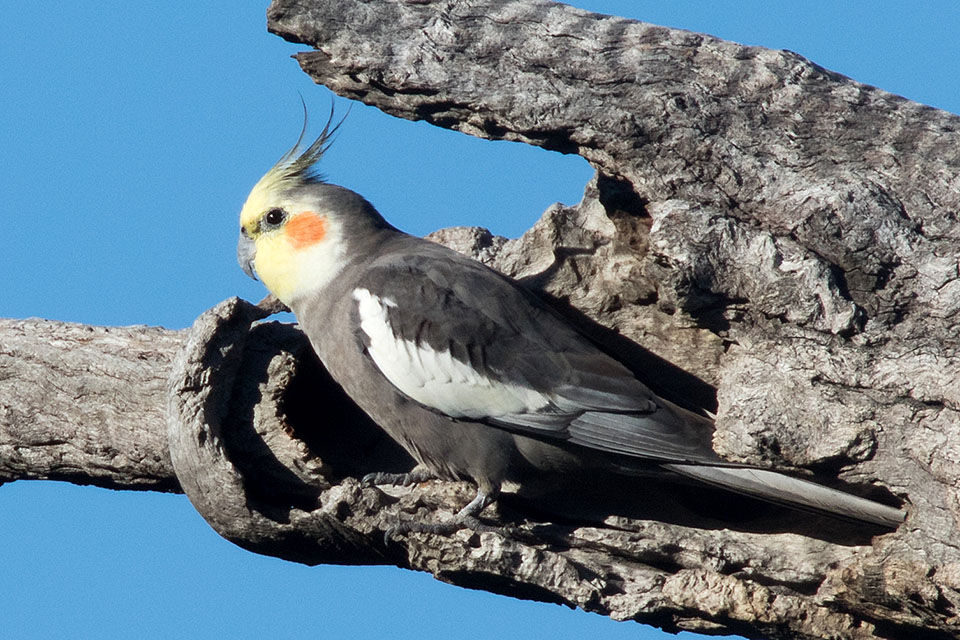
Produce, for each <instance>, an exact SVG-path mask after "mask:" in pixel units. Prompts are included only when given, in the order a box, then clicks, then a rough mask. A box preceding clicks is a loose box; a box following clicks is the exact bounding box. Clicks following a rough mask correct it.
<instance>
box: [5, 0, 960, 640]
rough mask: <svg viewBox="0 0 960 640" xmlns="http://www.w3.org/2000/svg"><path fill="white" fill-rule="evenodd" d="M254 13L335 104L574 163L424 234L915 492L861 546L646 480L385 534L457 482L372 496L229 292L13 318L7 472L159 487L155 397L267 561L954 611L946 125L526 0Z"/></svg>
mask: <svg viewBox="0 0 960 640" xmlns="http://www.w3.org/2000/svg"><path fill="white" fill-rule="evenodd" d="M269 19H270V28H271V29H272V30H273V31H275V32H277V33H279V34H281V35H283V36H284V37H287V38H289V39H293V40H296V41H300V42H304V43H307V44H308V45H310V46H312V47H314V48H315V51H311V52H305V53H303V54H300V55H299V56H298V57H299V60H300V63H301V65H302V66H303V67H304V69H305V70H306V71H307V72H308V73H310V74H311V75H313V76H314V77H315V78H316V79H317V80H318V81H320V82H323V83H324V84H326V85H327V86H329V87H330V88H332V89H333V90H334V91H336V92H338V93H340V94H341V95H345V96H348V97H351V98H356V99H361V100H364V101H365V102H367V103H369V104H374V105H376V106H377V107H379V108H381V109H383V110H384V111H387V112H388V113H392V114H394V115H398V116H400V117H406V118H414V119H416V118H422V119H427V120H429V121H431V122H433V123H435V124H438V125H440V126H447V127H451V128H456V129H459V130H462V131H465V132H467V133H470V134H473V135H481V136H485V137H492V138H502V139H511V140H521V141H525V142H529V143H533V144H539V145H541V146H544V147H546V148H550V149H557V150H560V151H564V152H573V153H579V154H581V155H583V156H584V157H585V158H587V159H588V160H589V161H590V162H591V163H592V164H593V165H594V167H596V169H597V171H598V177H597V178H596V179H595V180H594V181H593V182H592V183H591V184H590V185H588V187H587V189H586V193H585V197H584V200H583V202H581V203H580V204H579V205H577V206H575V207H560V206H557V207H554V208H551V209H550V210H548V211H547V212H546V213H545V214H544V216H543V218H542V219H541V220H540V222H538V223H537V225H536V226H535V227H534V228H533V229H531V230H530V232H528V233H527V234H526V235H525V236H524V237H523V238H520V239H518V240H511V241H506V240H504V239H500V238H492V237H490V236H489V234H486V233H484V232H482V231H481V230H478V229H451V230H445V231H443V232H439V233H438V234H437V238H438V239H440V240H441V241H443V242H446V243H448V244H451V245H453V246H455V247H457V248H459V249H461V250H463V251H465V252H467V253H470V254H472V255H475V256H477V257H478V258H480V259H482V260H484V261H486V262H488V263H490V264H493V265H494V266H497V267H498V268H500V269H502V270H503V271H505V272H507V273H510V274H512V275H515V276H517V277H521V278H524V279H525V281H526V282H527V283H528V284H529V285H530V286H531V287H534V288H538V289H542V290H543V291H545V292H547V293H548V294H550V295H552V296H553V297H554V298H555V299H556V301H557V303H558V304H559V305H560V306H561V307H566V308H567V312H569V313H571V314H572V317H574V319H575V321H577V322H580V323H581V324H582V326H583V327H584V328H585V330H587V331H590V332H591V333H592V335H594V336H595V337H596V339H597V340H599V341H601V342H603V343H604V344H606V345H607V346H608V348H610V349H613V350H615V351H616V352H617V353H618V354H619V355H621V357H624V358H625V359H626V360H627V361H628V362H629V363H630V364H631V365H632V366H634V367H635V368H636V369H637V370H638V371H641V372H642V373H644V374H645V375H648V376H651V379H652V381H653V384H654V386H656V387H657V388H658V390H659V391H661V392H663V393H664V394H666V395H668V396H670V397H672V398H674V399H678V400H685V401H686V402H687V403H688V404H692V405H697V406H705V407H707V408H714V405H713V403H714V402H715V401H716V403H717V404H716V405H715V408H716V411H717V416H718V421H717V435H716V438H715V446H716V448H717V450H718V451H719V452H721V453H722V454H723V455H726V456H728V457H730V458H731V459H736V460H743V461H750V462H753V463H756V464H765V465H772V466H775V467H780V468H794V469H799V470H802V469H807V470H812V471H814V472H816V473H817V474H818V477H820V478H823V479H824V481H825V482H828V483H832V484H835V485H836V486H840V487H844V488H846V489H848V490H851V491H856V492H859V493H863V494H865V495H871V496H875V497H878V498H881V499H890V500H895V501H896V500H903V501H905V506H906V508H907V509H908V511H909V517H908V521H907V523H906V524H904V525H903V526H902V527H901V528H900V529H899V530H898V531H896V532H894V533H889V534H885V535H878V536H875V537H873V536H872V534H876V533H881V532H875V531H858V530H856V529H854V528H851V527H850V526H847V525H844V524H842V523H835V522H831V521H827V520H821V519H816V518H811V517H809V516H797V515H796V514H793V513H790V512H783V511H780V510H777V509H764V510H757V509H756V508H755V505H753V504H752V503H749V502H745V503H742V504H740V503H737V501H732V502H731V501H726V500H718V497H717V494H713V493H709V492H702V491H695V490H690V489H684V488H671V487H659V486H654V487H651V486H647V485H639V486H633V487H625V486H624V487H618V489H619V490H620V491H618V492H616V493H617V494H618V496H621V495H622V496H623V499H617V496H614V497H611V496H610V495H609V492H608V495H607V496H606V497H605V498H604V500H602V501H600V502H599V503H597V502H593V501H595V500H597V498H598V496H596V495H594V496H580V495H574V494H572V493H568V494H565V495H562V496H560V497H559V498H558V499H556V500H554V501H553V502H544V503H541V504H535V505H531V504H529V503H526V502H523V501H520V500H513V501H511V500H506V501H504V503H503V504H502V505H501V507H500V509H499V510H498V511H496V512H490V513H485V517H486V518H487V519H488V520H489V521H491V522H500V523H503V524H506V525H509V527H510V528H507V529H504V530H503V532H502V533H501V534H496V533H484V534H479V535H477V534H471V533H469V532H461V533H459V534H457V535H455V536H452V537H449V538H444V537H437V536H427V535H422V534H417V535H413V536H409V537H404V538H401V539H399V540H396V541H394V542H393V543H392V544H390V545H389V546H385V545H384V544H383V541H382V531H383V530H384V529H385V528H386V527H387V526H389V525H390V524H391V523H392V522H395V520H396V518H398V517H402V518H410V517H415V518H425V519H432V518H443V517H444V514H449V513H452V511H453V510H455V509H457V508H458V507H459V506H461V505H462V504H463V502H464V500H465V499H466V498H467V497H468V496H469V495H470V490H469V487H466V486H465V485H459V484H456V483H426V484H424V485H421V486H418V487H415V488H412V489H404V490H397V491H395V492H392V493H393V494H394V495H388V494H387V493H384V492H382V491H379V490H377V489H364V488H361V487H360V486H359V485H358V483H357V481H356V478H358V477H360V476H361V475H362V474H363V473H365V472H367V471H371V470H376V469H379V468H400V467H402V466H403V465H404V464H408V463H409V461H408V460H406V458H405V455H404V454H403V453H402V452H400V451H399V450H397V448H396V447H395V446H393V445H392V444H391V443H390V442H389V441H385V440H384V439H383V438H382V437H381V436H380V435H379V434H378V432H377V431H376V429H375V428H374V427H372V426H371V425H370V424H369V423H368V421H366V419H365V418H364V417H363V416H362V415H359V414H358V413H356V411H355V410H354V409H353V408H352V407H351V406H350V403H349V402H348V401H347V400H346V399H344V398H342V396H338V395H337V390H336V389H335V388H331V387H330V385H329V383H328V382H325V377H324V373H323V372H322V370H321V369H320V368H319V367H318V366H317V364H316V363H315V362H314V361H313V359H312V358H311V357H310V355H309V349H308V347H307V346H306V345H305V343H304V341H303V338H302V336H300V335H299V334H298V333H296V332H294V331H292V330H291V329H289V328H285V327H282V326H279V325H276V324H272V323H266V324H262V325H256V326H255V327H254V328H253V330H252V331H251V330H249V326H250V323H251V322H252V321H253V320H254V319H255V318H256V317H258V315H259V314H258V312H257V311H255V310H254V309H252V308H251V307H249V306H247V305H244V304H242V303H239V302H237V301H228V302H226V303H224V304H223V305H220V306H219V307H217V308H216V309H214V310H212V311H211V312H210V313H209V314H207V315H205V316H203V317H202V318H201V319H199V320H198V323H197V326H196V327H195V328H194V330H193V331H192V332H191V333H190V334H189V335H186V334H185V333H182V332H180V333H178V332H164V331H162V330H157V329H148V328H124V329H102V328H89V327H76V326H73V325H62V324H57V323H44V322H36V321H3V322H2V324H0V478H3V479H6V480H13V479H18V478H37V477H52V478H59V479H65V480H69V481H73V482H81V483H83V482H90V483H97V484H101V485H104V486H113V487H126V488H138V487H139V488H148V489H160V490H171V489H175V488H176V487H177V486H179V484H178V482H177V481H176V479H175V477H174V475H173V470H172V467H171V459H170V456H169V454H168V453H167V449H166V445H165V443H164V427H163V424H162V422H163V420H164V418H163V415H164V414H163V411H164V407H165V406H166V405H167V404H168V403H169V404H170V411H169V414H168V418H167V419H168V420H169V421H170V426H171V444H172V448H173V461H174V462H175V463H176V464H177V469H178V472H179V475H180V483H182V484H183V487H184V488H185V489H186V491H187V493H188V495H190V497H191V499H192V500H193V501H194V503H195V504H196V505H197V506H198V508H199V509H200V511H201V513H203V514H204V515H205V517H207V519H208V521H210V522H211V524H212V525H213V526H214V527H215V528H216V529H217V530H218V531H220V532H221V533H222V534H223V535H225V536H226V537H227V538H228V539H231V540H233V541H235V542H237V543H238V544H241V545H243V546H245V547H248V548H251V549H253V550H256V551H259V552H262V553H271V554H275V555H279V556H281V557H287V558H290V559H294V560H298V561H302V562H341V563H368V562H389V563H395V564H398V565H400V566H406V567H411V568H415V569H421V570H426V571H431V572H432V573H434V574H435V575H437V576H438V577H439V578H440V579H443V580H447V581H450V582H453V583H456V584H462V585H465V586H471V587H477V588H484V589H489V590H493V591H498V592H503V593H508V594H512V595H517V596H521V597H533V598H540V599H547V600H553V601H558V602H564V603H567V604H570V605H574V606H580V607H583V608H585V609H587V610H591V611H596V612H598V613H602V614H605V615H611V616H613V617H616V618H634V619H637V620H641V621H644V622H648V623H652V624H657V625H659V626H662V627H664V628H668V629H691V630H700V631H706V632H714V633H739V634H742V635H746V636H749V637H766V638H786V637H803V638H817V637H834V638H870V637H889V638H904V637H922V636H921V635H920V634H921V633H926V634H939V635H941V636H942V637H953V636H955V635H957V634H958V633H960V625H958V618H957V616H958V612H957V608H958V606H960V552H958V548H957V543H956V533H957V518H958V515H960V494H958V489H957V486H958V474H960V422H958V419H957V416H958V414H957V411H958V405H960V392H958V389H960V359H958V356H957V338H956V336H957V327H958V310H960V284H958V281H960V278H958V264H957V263H958V255H960V244H958V236H960V224H958V222H957V214H958V211H960V171H958V169H960V134H958V124H960V119H958V118H957V117H956V116H954V115H951V114H948V113H944V112H940V111H936V110H934V109H930V108H927V107H924V106H922V105H918V104H915V103H911V102H909V101H907V100H904V99H902V98H898V97H896V96H892V95H890V94H888V93H885V92H883V91H881V90H878V89H874V88H871V87H867V86H864V85H860V84H858V83H856V82H854V81H852V80H850V79H847V78H844V77H841V76H838V75H836V74H832V73H830V72H828V71H825V70H823V69H821V68H819V67H816V66H815V65H813V64H811V63H809V62H808V61H806V60H804V59H802V58H800V57H799V56H796V55H795V54H792V53H789V52H777V51H770V50H765V49H760V48H752V47H743V46H740V45H736V44H732V43H728V42H722V41H719V40H715V39H712V38H709V37H706V36H701V35H697V34H692V33H689V32H683V31H676V30H671V29H666V28H662V27H655V26H652V25H646V24H641V23H637V22H632V21H627V20H621V19H618V18H609V17H600V16H596V15H592V14H587V13H585V12H582V11H578V10H575V9H571V8H569V7H563V6H561V5H554V4H551V3H546V2H536V1H526V2H519V1H515V2H494V1H492V0H491V1H487V2H483V1H463V0H454V1H450V2H442V3H441V2H402V1H400V0H389V1H383V2H377V3H370V2H362V1H361V0H346V1H343V0H338V1H337V2H332V1H331V2H320V1H315V2H309V3H308V2H292V1H278V2H274V4H273V5H272V7H271V9H270V11H269ZM384 213H385V214H386V215H387V216H388V217H389V212H384ZM603 327H608V328H611V329H613V330H614V331H605V330H604V329H603ZM638 345H642V347H643V348H641V347H640V346H638ZM644 349H646V350H649V351H646V350H644ZM67 354H69V357H68V355H67ZM175 354H179V355H177V356H176V362H174V357H175ZM661 358H662V359H661ZM667 362H669V363H672V364H673V365H676V366H678V367H680V368H681V369H682V370H684V371H686V372H688V373H684V372H683V371H678V370H676V369H674V368H672V367H671V366H669V365H667V364H666V363H667ZM690 374H693V375H690ZM168 378H169V380H170V386H169V393H168V394H167V395H166V396H165V395H164V393H163V391H162V387H163V384H164V383H163V382H162V381H163V380H166V379H168ZM710 385H716V387H717V394H716V398H714V395H713V391H712V388H711V386H710ZM318 406H320V407H322V408H323V409H322V410H321V411H318V410H317V407H318ZM308 444H309V446H308ZM597 489H598V491H602V489H604V488H603V487H598V488H597ZM601 495H602V494H601ZM716 504H720V505H722V506H721V507H720V508H718V507H716ZM734 509H737V510H736V511H731V510H734ZM754 511H757V512H754ZM923 637H936V635H933V636H930V635H928V636H923Z"/></svg>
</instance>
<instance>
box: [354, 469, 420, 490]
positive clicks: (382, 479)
mask: <svg viewBox="0 0 960 640" xmlns="http://www.w3.org/2000/svg"><path fill="white" fill-rule="evenodd" d="M435 478H436V475H434V474H433V473H431V472H429V471H427V470H426V469H414V470H413V471H411V472H409V473H384V472H382V471H380V472H377V473H368V474H367V475H365V476H363V478H362V479H361V480H360V485H361V486H363V487H376V486H380V485H385V484H389V485H394V486H397V487H409V486H411V485H414V484H418V483H420V482H426V481H427V480H433V479H435Z"/></svg>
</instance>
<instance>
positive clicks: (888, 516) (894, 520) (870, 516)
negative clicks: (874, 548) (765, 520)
mask: <svg viewBox="0 0 960 640" xmlns="http://www.w3.org/2000/svg"><path fill="white" fill-rule="evenodd" d="M663 467H664V468H666V469H669V470H671V471H674V472H675V473H679V474H681V475H684V476H687V477H689V478H694V479H696V480H699V481H700V482H705V483H707V484H711V485H714V486H717V487H722V488H724V489H728V490H730V491H735V492H737V493H742V494H745V495H748V496H753V497H755V498H759V499H761V500H766V501H768V502H774V503H777V504H781V505H785V506H788V507H794V508H797V509H803V510H811V511H816V512H819V513H826V514H830V515H834V516H839V517H842V518H847V519H852V520H857V521H859V522H868V523H871V524H876V525H880V526H883V527H890V528H891V529H896V528H897V527H898V526H900V524H901V523H902V522H903V520H904V518H905V517H906V514H905V513H904V512H903V511H901V510H900V509H897V508H895V507H890V506H887V505H885V504H880V503H879V502H874V501H872V500H867V499H866V498H861V497H859V496H854V495H850V494H849V493H844V492H842V491H837V490H836V489H830V488H829V487H824V486H821V485H818V484H814V483H813V482H808V481H806V480H801V479H799V478H792V477H790V476H787V475H784V474H782V473H777V472H775V471H767V470H764V469H747V468H741V467H712V466H709V465H690V464H664V465H663Z"/></svg>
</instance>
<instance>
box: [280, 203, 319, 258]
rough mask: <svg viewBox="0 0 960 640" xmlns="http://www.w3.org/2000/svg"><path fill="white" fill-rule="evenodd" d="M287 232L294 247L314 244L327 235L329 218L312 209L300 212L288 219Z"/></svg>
mask: <svg viewBox="0 0 960 640" xmlns="http://www.w3.org/2000/svg"><path fill="white" fill-rule="evenodd" d="M286 232H287V238H289V239H290V244H291V245H293V248H294V249H303V248H305V247H310V246H313V245H315V244H317V243H318V242H322V241H323V239H324V237H326V235H327V218H326V217H325V216H320V215H317V214H316V213H314V212H312V211H304V212H303V213H298V214H297V215H295V216H293V217H292V218H290V220H288V221H287V227H286Z"/></svg>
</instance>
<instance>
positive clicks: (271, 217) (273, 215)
mask: <svg viewBox="0 0 960 640" xmlns="http://www.w3.org/2000/svg"><path fill="white" fill-rule="evenodd" d="M286 217H287V212H286V211H284V210H283V209H270V211H267V213H266V214H265V215H264V216H263V221H264V222H265V223H267V224H268V225H269V226H271V227H275V226H277V225H279V224H280V223H281V222H283V219H284V218H286Z"/></svg>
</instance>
